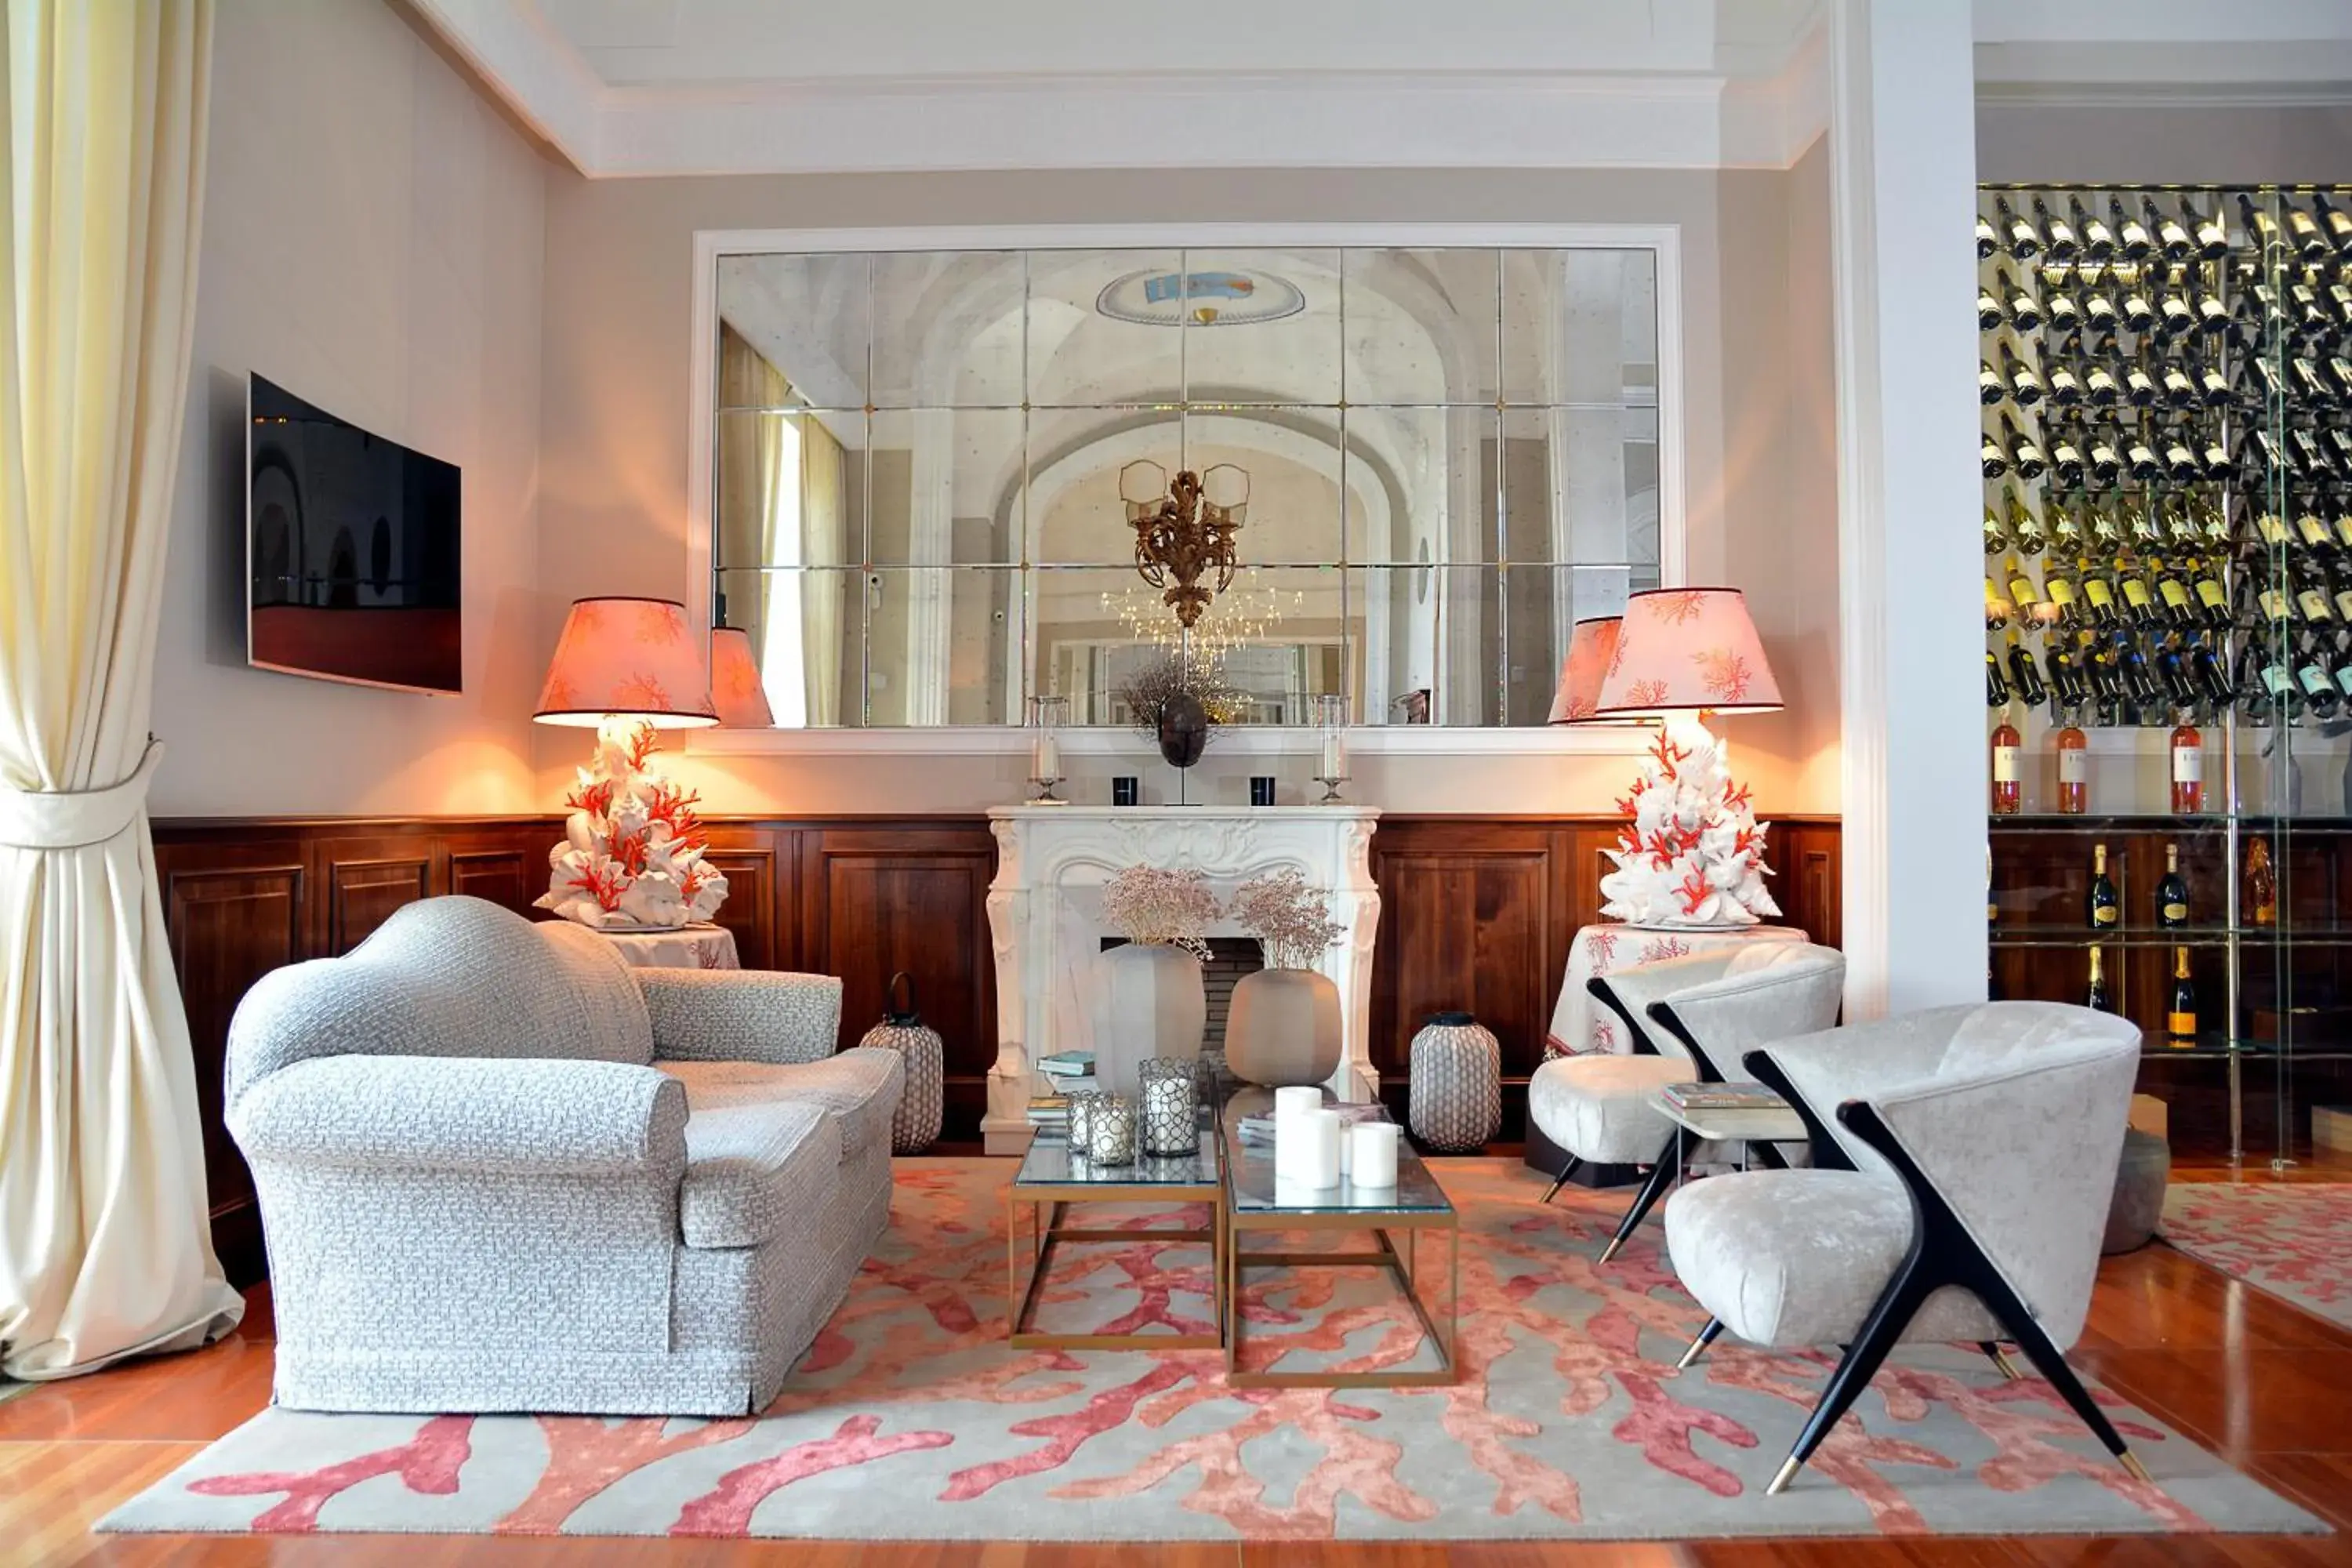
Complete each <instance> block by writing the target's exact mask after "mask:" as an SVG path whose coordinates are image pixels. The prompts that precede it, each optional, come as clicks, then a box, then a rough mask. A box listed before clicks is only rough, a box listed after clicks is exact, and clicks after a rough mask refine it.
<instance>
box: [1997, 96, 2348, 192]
mask: <svg viewBox="0 0 2352 1568" xmlns="http://www.w3.org/2000/svg"><path fill="white" fill-rule="evenodd" d="M2347 174H2352V108H2346V107H2342V106H2338V107H2335V108H2324V107H2313V108H2301V109H2291V108H2259V107H2253V106H2248V105H2216V106H2210V107H2202V108H2192V107H2188V106H2181V105H2173V106H2163V107H2144V106H2140V105H2136V104H2127V103H2126V104H2095V105H2066V104H2046V103H2004V102H2000V101H1997V100H1996V101H1991V102H1980V103H1979V104H1978V105H1977V178H1979V180H1984V181H1987V182H1989V183H1995V184H1999V183H2005V182H2012V181H2047V182H2050V183H2052V184H2063V183H2082V184H2095V183H2097V182H2099V181H2102V180H2121V181H2126V182H2129V183H2133V184H2139V183H2147V184H2189V185H2193V184H2260V183H2263V182H2275V183H2278V184H2308V183H2315V182H2323V183H2324V182H2335V181H2340V180H2343V179H2345V178H2346V177H2347Z"/></svg>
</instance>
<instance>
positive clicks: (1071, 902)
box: [981, 805, 1381, 1153]
mask: <svg viewBox="0 0 2352 1568" xmlns="http://www.w3.org/2000/svg"><path fill="white" fill-rule="evenodd" d="M1379 819H1380V812H1379V811H1378V810H1377V809H1375V808H1373V807H1371V806H1365V805H1292V806H1220V805H1167V806H1088V805H1015V806H1000V807H998V808H996V809H995V810H992V811H991V812H990V813H989V826H990V828H991V830H992V831H993V832H994V834H995V835H996V847H997V859H996V879H995V880H994V881H993V882H992V883H991V884H990V885H989V891H988V924H989V931H990V934H991V936H992V939H993V941H994V943H995V948H996V1018H997V1029H996V1037H997V1042H998V1044H997V1058H996V1065H995V1066H994V1067H993V1068H990V1069H989V1075H988V1115H987V1116H986V1118H985V1119H984V1120H983V1121H982V1123H981V1128H982V1132H983V1134H984V1135H985V1137H986V1140H987V1144H988V1148H989V1152H991V1153H998V1152H1012V1151H1017V1150H1018V1149H1019V1148H1020V1147H1022V1146H1024V1145H1025V1144H1026V1142H1028V1137H1029V1121H1028V1105H1029V1100H1030V1097H1031V1095H1033V1094H1034V1093H1035V1092H1036V1091H1037V1084H1036V1081H1035V1079H1036V1075H1035V1073H1034V1070H1033V1068H1031V1065H1030V1064H1031V1061H1032V1059H1033V1058H1034V1057H1035V1056H1043V1055H1050V1054H1052V1053H1053V1052H1055V1051H1060V1050H1072V1049H1078V1050H1083V1049H1089V1048H1092V1034H1093V1027H1094V1025H1093V1013H1092V1007H1091V1005H1090V998H1091V996H1092V994H1093V987H1095V986H1096V985H1098V984H1100V981H1099V974H1100V966H1101V952H1100V947H1101V943H1100V941H1099V938H1100V937H1101V936H1102V935H1104V934H1109V933H1108V931H1107V928H1106V927H1105V926H1104V925H1103V923H1102V918H1101V903H1100V900H1101V896H1102V887H1103V884H1104V883H1105V882H1107V881H1108V880H1109V879H1111V877H1113V876H1114V875H1116V874H1117V873H1118V872H1119V871H1121V870H1124V869H1125V868H1128V867H1129V866H1138V865H1144V866H1161V867H1168V868H1174V869H1187V870H1197V871H1200V872H1202V873H1203V874H1205V875H1206V876H1207V877H1208V879H1209V880H1210V883H1211V884H1212V885H1213V887H1214V888H1215V889H1216V890H1217V893H1218V896H1219V897H1220V898H1227V897H1230V896H1231V895H1232V893H1233V891H1234V889H1235V888H1237V887H1239V886H1240V885H1241V884H1242V883H1244V882H1245V881H1247V880H1249V879H1251V878H1253V877H1256V876H1261V875H1263V874H1265V873H1266V872H1269V871H1282V870H1291V869H1295V870H1297V871H1298V872H1299V873H1300V874H1301V875H1303V876H1304V877H1305V878H1306V879H1307V881H1308V882H1309V883H1310V884H1313V885H1315V886H1318V887H1320V888H1322V889H1325V890H1326V891H1327V892H1328V894H1329V896H1330V900H1331V902H1330V918H1331V919H1332V920H1333V921H1337V922H1338V923H1339V927H1340V930H1341V931H1342V935H1341V936H1340V938H1339V941H1338V942H1335V943H1333V944H1332V946H1331V947H1330V948H1329V949H1328V951H1327V952H1325V953H1324V955H1323V958H1322V961H1321V962H1320V963H1318V964H1317V965H1316V967H1317V968H1318V969H1320V970H1321V971H1322V972H1323V973H1325V974H1328V975H1329V976H1330V977H1331V980H1332V982H1333V983H1334V984H1337V985H1338V986H1339V1015H1340V1038H1341V1045H1342V1054H1341V1057H1340V1062H1339V1071H1338V1073H1337V1074H1335V1075H1334V1076H1333V1079H1332V1080H1331V1086H1330V1087H1331V1089H1332V1091H1333V1092H1334V1093H1336V1094H1338V1095H1339V1097H1340V1098H1341V1099H1343V1100H1367V1099H1370V1098H1371V1097H1372V1096H1373V1095H1375V1094H1377V1093H1378V1092H1379V1089H1380V1079H1379V1076H1378V1074H1377V1073H1376V1072H1375V1071H1374V1070H1373V1068H1372V1065H1371V1058H1370V1030H1371V984H1372V939H1373V935H1374V933H1375V931H1377V930H1378V928H1379V925H1380V917H1381V895H1380V889H1377V888H1376V887H1374V886H1373V884H1372V871H1371V842H1372V830H1373V828H1374V827H1375V826H1377V824H1378V822H1379ZM1206 934H1209V935H1216V936H1224V935H1233V934H1236V932H1235V931H1234V929H1233V928H1232V927H1231V926H1229V925H1224V924H1220V925H1218V926H1216V927H1213V928H1212V930H1211V931H1209V932H1207V933H1206Z"/></svg>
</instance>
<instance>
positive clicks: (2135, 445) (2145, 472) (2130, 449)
mask: <svg viewBox="0 0 2352 1568" xmlns="http://www.w3.org/2000/svg"><path fill="white" fill-rule="evenodd" d="M2163 471H2164V467H2163V465H2162V464H2161V463H2159V462H2158V460H2157V456H2156V447H2154V446H2153V445H2151V444H2150V438H2149V433H2148V430H2147V426H2133V427H2132V428H2131V429H2129V430H2126V432H2124V472H2126V473H2127V474H2129V475H2130V476H2131V477H2132V478H2133V479H2137V480H2139V481H2140V482H2141V483H2142V484H2146V483H2147V481H2148V480H2150V479H2155V478H2156V477H2157V476H2158V475H2159V474H2161V473H2162V472H2163Z"/></svg>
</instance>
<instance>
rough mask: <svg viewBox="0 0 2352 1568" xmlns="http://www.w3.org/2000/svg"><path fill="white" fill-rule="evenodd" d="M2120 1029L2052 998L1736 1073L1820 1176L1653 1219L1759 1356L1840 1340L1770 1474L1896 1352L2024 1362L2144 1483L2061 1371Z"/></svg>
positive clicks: (1777, 1179) (2120, 1052)
mask: <svg viewBox="0 0 2352 1568" xmlns="http://www.w3.org/2000/svg"><path fill="white" fill-rule="evenodd" d="M2139 1051H2140V1034H2139V1030H2138V1029H2137V1027H2136V1026H2134V1025H2132V1024H2131V1023H2129V1022H2128V1021H2126V1020H2125V1019H2122V1018H2117V1017H2115V1016H2110V1015H2108V1014H2105V1013H2096V1012H2093V1011H2091V1010H2090V1009H2088V1008H2084V1007H2074V1006H2067V1005H2061V1004H2057V1003H2047V1002H1994V1003H1987V1004H1978V1005H1963V1006H1957V1007H1943V1008H1937V1009H1934V1010H1932V1011H1928V1012H1924V1013H1916V1014H1913V1015H1911V1016H1907V1017H1902V1018H1894V1019H1887V1020H1884V1021H1881V1022H1876V1023H1870V1024H1862V1025H1854V1026H1849V1027H1846V1028H1843V1029H1832V1030H1828V1031H1825V1032H1823V1033H1821V1034H1817V1035H1809V1036H1803V1037H1797V1038H1794V1039H1784V1040H1778V1041H1775V1042H1772V1043H1771V1044H1769V1045H1766V1046H1764V1047H1761V1048H1759V1049H1757V1050H1754V1051H1751V1052H1749V1053H1748V1057H1747V1065H1748V1071H1749V1072H1750V1073H1751V1074H1752V1075H1753V1076H1754V1077H1756V1078H1757V1079H1761V1080H1762V1081H1764V1082H1765V1083H1768V1084H1769V1085H1771V1086H1772V1087H1773V1088H1774V1089H1778V1090H1780V1093H1781V1094H1782V1095H1784V1096H1785V1097H1787V1099H1788V1100H1789V1101H1790V1104H1791V1105H1792V1106H1794V1107H1795V1108H1796V1109H1797V1110H1798V1111H1799V1113H1800V1114H1801V1115H1802V1116H1803V1117H1804V1119H1805V1121H1806V1123H1807V1125H1808V1128H1809V1129H1810V1131H1811V1133H1812V1139H1813V1161H1812V1167H1811V1169H1806V1170H1780V1171H1755V1172H1748V1173H1741V1174H1738V1175H1731V1176H1721V1177H1717V1178H1716V1179H1714V1180H1711V1181H1706V1182H1700V1183H1697V1184H1694V1185H1692V1186H1689V1187H1686V1188H1685V1189H1683V1190H1682V1191H1681V1192H1678V1193H1676V1194H1675V1195H1674V1197H1673V1198H1672V1199H1670V1200H1669V1201H1668V1203H1667V1205H1666V1250H1667V1254H1668V1256H1669V1257H1670V1258H1672V1260H1673V1263H1674V1268H1675V1273H1676V1274H1678V1275H1679V1276H1681V1278H1682V1282H1683V1285H1684V1287H1685V1289H1688V1290H1689V1291H1690V1293H1691V1294H1692V1295H1693V1296H1694V1297H1696V1299H1697V1300H1698V1302H1699V1304H1700V1305H1701V1306H1703V1307H1705V1308H1706V1310H1708V1312H1710V1313H1712V1314H1713V1318H1712V1320H1711V1321H1709V1322H1708V1324H1707V1325H1706V1328H1705V1329H1703V1330H1702V1331H1700V1333H1699V1336H1698V1338H1697V1340H1696V1341H1695V1342H1693V1343H1692V1345H1691V1347H1690V1350H1689V1352H1687V1353H1686V1354H1685V1356H1684V1357H1683V1364H1684V1365H1685V1366H1687V1365H1689V1364H1690V1363H1692V1362H1694V1361H1696V1359H1697V1358H1698V1356H1699V1355H1700V1354H1701V1353H1702V1352H1704V1351H1705V1350H1706V1346H1707V1345H1708V1344H1709V1343H1711V1342H1713V1341H1714V1340H1715V1338H1716V1337H1717V1335H1718V1334H1720V1333H1722V1332H1725V1331H1729V1332H1730V1333H1732V1334H1733V1335H1735V1336H1736V1337H1738V1338H1739V1339H1742V1340H1746V1341H1748V1342H1750V1343H1753V1344H1759V1345H1766V1346H1772V1347H1781V1348H1792V1347H1797V1346H1811V1345H1824V1344H1839V1345H1843V1346H1845V1347H1846V1349H1845V1354H1844V1358H1843V1360H1842V1361H1841V1362H1840V1363H1838V1367H1837V1370H1836V1371H1835V1372H1834V1373H1832V1374H1831V1377H1830V1381H1829V1384H1828V1386H1827V1387H1826V1388H1825V1389H1824V1390H1823V1391H1822V1398H1821V1403H1820V1404H1819V1405H1817V1406H1815V1408H1814V1410H1813V1413H1812V1415H1811V1419H1809V1420H1808V1421H1807V1422H1806V1423H1805V1427H1804V1430H1803V1432H1802V1433H1801V1434H1800V1436H1798V1439H1797V1443H1796V1447H1794V1448H1793V1449H1791V1450H1790V1454H1789V1458H1788V1460H1787V1461H1786V1463H1784V1464H1783V1465H1782V1466H1781V1468H1780V1473H1779V1474H1778V1475H1776V1476H1775V1477H1774V1478H1773V1480H1772V1485H1771V1487H1770V1490H1772V1491H1774V1492H1779V1491H1780V1490H1782V1489H1785V1488H1786V1487H1787V1486H1788V1484H1789V1482H1790V1480H1791V1479H1794V1478H1795V1476H1796V1474H1797V1471H1798V1470H1799V1469H1800V1468H1801V1467H1802V1466H1803V1465H1804V1463H1805V1461H1806V1460H1807V1459H1809V1458H1811V1457H1812V1454H1813V1451H1814V1450H1815V1449H1816V1448H1817V1447H1820V1445H1821V1442H1822V1438H1823V1437H1825V1436H1827V1435H1828V1434H1829V1431H1830V1429H1831V1427H1832V1426H1835V1425H1836V1424H1837V1420H1838V1418H1839V1417H1840V1416H1841V1415H1844V1414H1845V1412H1846V1411H1847V1409H1848V1408H1850V1407H1851V1406H1852V1405H1853V1401H1854V1400H1855V1398H1856V1397H1858V1396H1859V1395H1860V1394H1861V1393H1862V1391H1863V1389H1864V1388H1865V1387H1866V1386H1868V1384H1869V1383H1870V1380H1871V1378H1872V1376H1873V1375H1874V1373H1876V1372H1877V1371H1878V1369H1879V1367H1880V1366H1881V1364H1883V1363H1885V1359H1886V1356H1887V1353H1888V1352H1890V1351H1891V1350H1893V1349H1894V1347H1895V1344H1897V1343H1898V1342H1902V1341H1906V1340H1928V1341H1973V1342H1976V1343H1978V1344H1979V1346H1981V1347H1982V1348H1983V1349H1984V1350H1985V1352H1986V1353H1987V1354H1989V1355H1990V1356H1991V1357H1992V1358H1993V1360H1994V1361H1995V1363H1997V1364H2000V1367H2001V1369H2002V1371H2003V1372H2004V1373H2008V1374H2010V1375H2015V1373H2014V1372H2013V1369H2011V1367H2010V1365H2009V1364H2008V1362H2007V1360H2006V1358H2005V1357H2004V1356H2003V1355H2001V1353H2000V1348H1999V1346H2000V1342H2004V1341H2006V1342H2011V1343H2013V1344H2015V1345H2016V1346H2018V1348H2019V1349H2021V1351H2023V1352H2025V1356H2026V1359H2027V1360H2029V1361H2030V1362H2032V1363H2033V1366H2034V1368H2035V1370H2036V1371H2038V1372H2040V1373H2042V1376H2043V1377H2045V1378H2047V1379H2049V1381H2050V1382H2051V1384H2053V1385H2054V1386H2055V1387H2056V1388H2057V1390H2058V1392H2059V1393H2060V1394H2061V1395H2063V1397H2064V1398H2065V1400H2066V1402H2067V1404H2068V1405H2071V1406H2073V1408H2074V1412H2075V1414H2076V1415H2079V1416H2080V1417H2081V1418H2082V1420H2083V1422H2084V1425H2085V1426H2088V1427H2090V1429H2091V1430H2092V1432H2093V1433H2094V1434H2095V1435H2096V1436H2098V1438H2099V1440H2100V1441H2101V1442H2103V1443H2105V1445H2106V1447H2107V1449H2108V1451H2109V1452H2110V1453H2113V1454H2114V1455H2115V1456H2116V1458H2118V1459H2120V1460H2121V1461H2122V1462H2123V1464H2124V1466H2125V1468H2126V1469H2128V1470H2130V1471H2131V1472H2132V1474H2134V1475H2135V1476H2137V1477H2139V1478H2141V1479H2146V1477H2147V1471H2146V1470H2145V1469H2144V1468H2141V1467H2140V1465H2139V1462H2138V1460H2137V1458H2134V1457H2133V1455H2132V1454H2131V1452H2130V1450H2129V1449H2128V1448H2126V1447H2125V1445H2124V1441H2123V1439H2122V1437H2121V1436H2118V1435H2117V1434H2116V1429H2115V1426H2113V1424H2112V1423H2110V1422H2109V1421H2108V1420H2107V1418H2106V1416H2105V1415H2103V1414H2101V1412H2100V1410H2099V1408H2098V1406H2097V1405H2095V1404H2093V1403H2092V1401H2091V1397H2090V1395H2089V1394H2087V1393H2085V1392H2084V1388H2083V1385H2082V1384H2081V1382H2080V1381H2079V1380H2077V1379H2076V1378H2075V1376H2074V1373H2073V1372H2072V1371H2071V1370H2070V1369H2069V1368H2068V1367H2067V1365H2066V1361H2065V1355H2064V1352H2065V1350H2066V1348H2067V1347H2069V1346H2071V1345H2072V1344H2073V1343H2074V1341H2075V1340H2076V1338H2077V1337H2078V1336H2079V1335H2080V1334H2081V1332H2082V1330H2083V1322H2084V1317H2085V1316H2086V1315H2087V1314H2088V1312H2089V1310H2090V1301H2091V1286H2092V1283H2093V1281H2094V1279H2095V1278H2096V1275H2097V1272H2098V1265H2099V1242H2100V1237H2101V1233H2102V1230H2103V1229H2104V1227H2105V1222H2106V1215H2107V1207H2108V1204H2109V1200H2110V1198H2111V1195H2112V1194H2113V1193H2114V1190H2115V1179H2116V1161H2117V1159H2118V1158H2119V1157H2120V1155H2121V1152H2122V1149H2123V1139H2124V1122H2125V1119H2126V1115H2127V1114H2128V1112H2129V1110H2130V1101H2131V1091H2132V1083H2133V1080H2134V1079H2135V1078H2136V1076H2137V1071H2138V1067H2139Z"/></svg>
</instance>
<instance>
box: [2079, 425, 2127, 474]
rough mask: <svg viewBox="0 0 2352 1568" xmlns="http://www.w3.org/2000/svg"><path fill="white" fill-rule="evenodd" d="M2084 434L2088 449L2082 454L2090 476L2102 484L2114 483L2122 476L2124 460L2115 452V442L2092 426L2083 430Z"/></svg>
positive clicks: (2101, 430)
mask: <svg viewBox="0 0 2352 1568" xmlns="http://www.w3.org/2000/svg"><path fill="white" fill-rule="evenodd" d="M2084 436H2085V438H2086V441H2087V444H2088V446H2089V447H2090V450H2089V451H2088V452H2087V453H2085V454H2084V462H2085V464H2086V465H2087V466H2088V467H2089V468H2090V470H2091V478H2092V479H2095V480H2097V481H2098V482H2099V483H2100V484H2103V485H2111V484H2114V483H2115V482H2116V480H2117V479H2121V478H2123V472H2124V460H2123V458H2121V457H2120V456H2118V455H2117V454H2116V447H2115V443H2114V442H2113V441H2110V440H2109V439H2108V438H2107V433H2106V432H2105V430H2103V429H2100V428H2098V427H2096V426H2093V427H2090V428H2088V429H2087V430H2085V432H2084Z"/></svg>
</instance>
